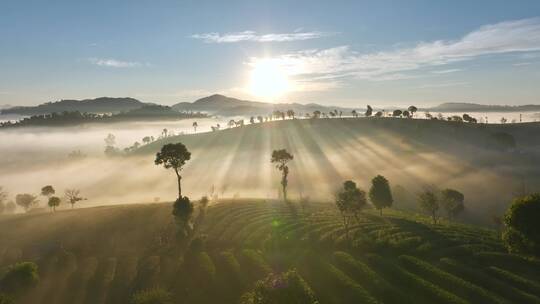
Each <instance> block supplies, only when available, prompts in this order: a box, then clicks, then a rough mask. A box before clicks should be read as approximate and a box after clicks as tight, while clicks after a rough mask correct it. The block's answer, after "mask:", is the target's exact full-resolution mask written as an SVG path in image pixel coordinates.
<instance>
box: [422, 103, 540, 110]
mask: <svg viewBox="0 0 540 304" xmlns="http://www.w3.org/2000/svg"><path fill="white" fill-rule="evenodd" d="M423 110H428V111H431V112H532V111H540V105H519V106H506V105H483V104H477V103H465V102H449V103H443V104H440V105H438V106H435V107H432V108H426V109H423Z"/></svg>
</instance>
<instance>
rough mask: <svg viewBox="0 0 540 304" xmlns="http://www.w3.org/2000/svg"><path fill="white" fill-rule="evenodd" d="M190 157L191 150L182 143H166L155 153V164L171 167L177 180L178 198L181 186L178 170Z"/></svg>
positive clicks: (180, 169) (166, 167) (180, 194)
mask: <svg viewBox="0 0 540 304" xmlns="http://www.w3.org/2000/svg"><path fill="white" fill-rule="evenodd" d="M190 159H191V152H189V151H188V149H187V148H186V146H184V144H182V143H176V144H166V145H164V146H163V147H161V151H160V152H158V153H157V154H156V160H155V164H156V165H163V167H165V169H170V168H172V169H173V170H174V173H175V174H176V178H177V181H178V198H179V199H180V198H182V186H181V183H180V182H181V180H182V176H180V171H182V167H183V166H184V165H185V164H186V162H187V161H188V160H190Z"/></svg>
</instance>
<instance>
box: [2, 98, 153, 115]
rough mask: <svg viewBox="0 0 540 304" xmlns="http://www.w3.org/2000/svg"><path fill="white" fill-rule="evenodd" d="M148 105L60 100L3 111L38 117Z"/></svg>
mask: <svg viewBox="0 0 540 304" xmlns="http://www.w3.org/2000/svg"><path fill="white" fill-rule="evenodd" d="M144 105H148V103H144V102H141V101H139V100H137V99H134V98H130V97H118V98H116V97H99V98H95V99H84V100H71V99H66V100H60V101H56V102H47V103H43V104H40V105H37V106H17V107H11V108H7V109H3V110H2V111H1V113H2V114H19V115H37V114H50V113H54V112H56V113H59V112H64V111H68V112H73V111H79V112H81V113H85V112H86V113H120V112H127V111H131V110H134V109H138V108H141V107H143V106H144Z"/></svg>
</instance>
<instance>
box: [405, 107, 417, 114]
mask: <svg viewBox="0 0 540 304" xmlns="http://www.w3.org/2000/svg"><path fill="white" fill-rule="evenodd" d="M407 110H408V111H409V113H411V116H414V114H415V113H416V112H417V111H418V108H417V107H415V106H409V108H407Z"/></svg>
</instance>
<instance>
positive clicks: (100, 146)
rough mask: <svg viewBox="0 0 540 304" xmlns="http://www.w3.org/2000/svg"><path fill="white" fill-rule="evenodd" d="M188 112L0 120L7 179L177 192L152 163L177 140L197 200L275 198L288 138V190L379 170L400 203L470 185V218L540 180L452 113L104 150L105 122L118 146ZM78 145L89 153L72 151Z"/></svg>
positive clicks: (321, 195)
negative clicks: (446, 117)
mask: <svg viewBox="0 0 540 304" xmlns="http://www.w3.org/2000/svg"><path fill="white" fill-rule="evenodd" d="M192 122H193V121H191V120H189V121H187V120H186V121H181V122H175V123H171V122H168V123H167V122H152V123H127V124H115V125H108V124H103V125H88V126H85V127H82V128H79V127H78V128H63V129H57V128H54V129H53V128H51V129H47V128H39V129H13V130H10V131H8V132H5V131H1V136H2V139H3V140H2V143H1V144H0V152H1V153H2V156H3V157H2V160H0V170H1V174H0V185H1V186H3V187H4V188H5V189H6V190H8V191H9V192H10V198H13V197H14V196H15V194H17V193H33V194H35V195H37V194H39V191H40V189H41V187H43V186H44V185H49V184H50V185H53V186H54V187H55V188H56V189H57V193H59V194H62V193H63V191H64V189H67V188H76V189H80V190H81V194H82V196H84V197H85V198H87V199H88V200H85V201H82V202H80V203H78V204H79V205H78V206H79V207H83V206H94V205H105V204H126V203H142V202H155V201H172V200H173V199H174V198H175V195H176V193H177V188H176V187H177V186H176V178H175V176H174V173H173V172H172V171H171V170H166V169H164V168H163V167H160V166H156V165H154V156H155V152H156V151H157V150H158V149H159V148H160V147H161V145H162V144H164V143H166V142H178V141H181V142H183V143H184V144H186V146H187V147H188V149H189V150H190V151H191V152H192V159H191V160H190V161H189V162H188V163H187V165H186V167H185V169H184V170H183V171H182V175H183V179H182V182H183V190H184V194H185V195H188V196H189V197H191V198H192V199H198V198H200V197H201V196H202V195H210V194H211V193H212V192H213V193H214V194H217V195H218V196H219V197H261V198H276V197H278V194H279V190H280V184H279V181H280V175H279V174H280V173H279V172H278V171H277V170H276V169H275V168H274V167H273V165H272V164H271V163H270V154H271V152H272V150H273V149H281V148H286V149H287V150H288V151H289V152H291V153H292V154H293V155H294V160H293V161H292V162H291V163H290V165H289V167H290V175H289V196H290V197H291V198H292V199H297V198H299V197H300V196H302V197H310V198H311V200H329V201H330V200H332V199H333V194H334V193H335V190H336V189H337V187H339V186H340V185H341V184H342V183H343V181H345V180H347V179H352V180H354V181H355V182H357V184H358V185H359V186H360V187H362V188H363V189H364V190H366V191H367V190H368V189H369V185H370V180H371V178H373V177H374V176H375V175H377V174H381V175H384V176H385V177H387V178H388V179H389V181H390V183H391V185H392V186H393V188H394V189H395V191H396V193H395V198H396V199H395V200H396V202H395V204H394V205H395V206H396V207H400V208H409V209H410V208H413V207H414V205H415V200H416V195H417V193H418V192H419V191H421V190H422V189H423V188H424V187H427V186H436V187H439V188H446V187H451V188H455V189H458V190H460V191H461V192H463V193H464V194H465V197H466V207H467V214H466V217H468V218H471V219H472V218H480V219H482V221H487V219H489V217H490V216H491V215H493V214H500V213H501V212H502V211H503V210H504V209H505V208H506V206H507V204H508V203H509V202H510V200H511V198H512V197H513V196H514V195H515V194H516V193H518V192H519V191H525V190H523V189H525V188H527V189H531V188H532V187H533V186H534V185H539V184H540V183H539V180H540V179H539V174H538V170H537V169H536V168H533V167H532V166H531V156H530V155H529V156H527V157H524V156H522V155H520V154H519V153H516V152H502V151H493V150H492V149H490V148H487V147H486V146H485V145H484V144H483V143H482V142H483V141H484V140H485V138H484V136H488V134H489V132H488V131H486V130H482V129H478V128H473V127H471V129H470V130H468V129H465V130H458V129H456V128H454V127H452V125H451V124H448V123H443V125H440V124H438V123H435V124H436V125H435V124H434V123H432V122H427V121H424V122H422V123H421V124H418V123H417V122H414V121H405V120H397V119H381V120H373V121H367V120H362V119H360V120H358V119H357V120H354V119H344V120H338V119H320V120H317V121H311V120H296V121H286V122H271V123H264V124H257V125H254V126H244V127H239V128H232V129H230V130H228V129H227V130H222V131H220V132H210V133H204V134H197V135H193V134H188V135H183V136H176V137H167V138H166V139H164V140H161V141H159V142H154V143H151V144H149V145H146V146H143V147H142V148H141V149H140V150H138V151H137V152H136V153H131V154H130V155H129V156H114V157H107V156H105V155H104V153H103V150H104V146H105V142H104V140H103V139H104V138H105V136H106V135H107V134H109V133H112V134H114V135H115V136H116V138H117V145H118V146H119V147H122V146H124V145H131V144H132V143H133V142H134V141H135V140H138V141H139V142H140V141H141V140H140V139H141V138H142V137H144V136H151V135H152V136H155V137H156V138H157V137H158V136H159V134H160V132H161V131H162V130H163V128H167V129H168V130H169V132H170V131H171V130H173V131H175V133H179V132H180V131H183V132H185V133H193V128H192ZM216 123H217V120H214V119H208V120H198V124H199V130H203V131H204V130H205V129H209V126H210V125H215V124H216ZM220 123H221V124H222V125H223V122H220ZM73 150H81V152H82V153H84V154H86V156H85V157H82V158H70V157H68V154H69V153H70V152H71V151H73ZM533 156H534V155H533ZM535 157H536V156H535ZM398 185H399V186H398ZM44 201H45V200H44V199H42V202H41V206H45V202H44ZM64 208H68V207H67V206H65V207H64ZM479 215H480V216H479Z"/></svg>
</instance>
